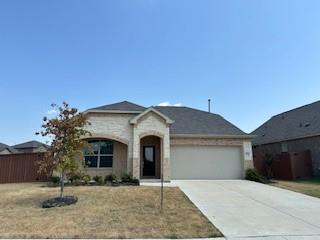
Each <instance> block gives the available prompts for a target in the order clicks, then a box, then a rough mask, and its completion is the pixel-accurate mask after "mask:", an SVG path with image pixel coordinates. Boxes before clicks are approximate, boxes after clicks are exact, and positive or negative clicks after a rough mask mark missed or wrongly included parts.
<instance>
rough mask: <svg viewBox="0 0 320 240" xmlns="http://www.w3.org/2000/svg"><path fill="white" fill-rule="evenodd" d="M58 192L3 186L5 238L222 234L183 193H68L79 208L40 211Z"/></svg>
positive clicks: (0, 205) (1, 228) (1, 232)
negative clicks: (161, 200)
mask: <svg viewBox="0 0 320 240" xmlns="http://www.w3.org/2000/svg"><path fill="white" fill-rule="evenodd" d="M58 191H59V189H58V188H47V187H41V185H40V184H3V185H0V196H1V197H0V216H1V218H0V238H206V237H219V236H222V234H221V233H220V232H219V230H218V229H216V228H215V227H214V226H213V225H212V224H211V223H210V222H209V221H208V219H207V218H206V217H205V216H204V215H203V214H202V213H201V212H200V211H199V210H198V209H197V208H196V207H195V206H194V205H193V204H192V203H191V202H190V201H189V200H188V198H187V197H186V196H185V195H184V193H183V192H182V191H181V190H180V189H179V188H165V189H164V209H163V213H160V206H159V205H160V190H159V188H157V187H117V188H114V187H105V186H95V187H88V186H81V187H68V188H66V194H67V195H75V196H77V197H78V198H79V201H78V203H76V204H75V205H70V206H66V207H62V208H51V209H43V208H41V202H42V201H44V200H46V199H48V198H51V197H55V196H57V194H58Z"/></svg>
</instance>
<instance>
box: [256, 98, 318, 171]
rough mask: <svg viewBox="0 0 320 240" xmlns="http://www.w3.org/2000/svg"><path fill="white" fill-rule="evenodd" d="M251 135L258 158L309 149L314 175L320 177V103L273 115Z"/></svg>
mask: <svg viewBox="0 0 320 240" xmlns="http://www.w3.org/2000/svg"><path fill="white" fill-rule="evenodd" d="M251 134H253V135H256V136H257V137H256V138H254V139H253V142H252V143H253V152H254V155H256V154H258V153H259V152H266V153H272V154H274V155H276V154H280V153H287V152H288V153H295V152H303V151H306V150H309V151H310V152H311V158H312V168H313V174H314V175H320V101H317V102H314V103H311V104H308V105H305V106H302V107H298V108H295V109H292V110H290V111H287V112H283V113H280V114H278V115H275V116H273V117H272V118H271V119H270V120H268V121H266V122H265V123H264V124H262V125H261V126H260V127H258V128H257V129H256V130H254V131H253V132H252V133H251Z"/></svg>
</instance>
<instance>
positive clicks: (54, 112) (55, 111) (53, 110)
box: [47, 109, 57, 115]
mask: <svg viewBox="0 0 320 240" xmlns="http://www.w3.org/2000/svg"><path fill="white" fill-rule="evenodd" d="M47 114H49V115H53V114H57V110H55V109H51V110H49V111H48V112H47Z"/></svg>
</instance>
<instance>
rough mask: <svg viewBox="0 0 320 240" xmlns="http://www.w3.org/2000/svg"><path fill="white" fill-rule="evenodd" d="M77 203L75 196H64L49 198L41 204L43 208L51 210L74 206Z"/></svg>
mask: <svg viewBox="0 0 320 240" xmlns="http://www.w3.org/2000/svg"><path fill="white" fill-rule="evenodd" d="M76 202H78V198H77V197H76V196H65V197H62V198H61V197H56V198H51V199H48V200H46V201H44V202H43V203H42V207H43V208H53V207H63V206H68V205H71V204H75V203H76Z"/></svg>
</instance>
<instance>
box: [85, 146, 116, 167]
mask: <svg viewBox="0 0 320 240" xmlns="http://www.w3.org/2000/svg"><path fill="white" fill-rule="evenodd" d="M101 142H103V141H98V143H99V148H98V153H97V154H94V153H93V154H85V155H84V157H87V156H88V157H89V156H90V157H97V166H96V167H90V166H88V168H112V167H113V152H112V154H110V153H109V154H102V153H100V152H101V146H100V143H101ZM112 148H113V143H112ZM104 156H105V157H112V162H111V167H100V157H104Z"/></svg>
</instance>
